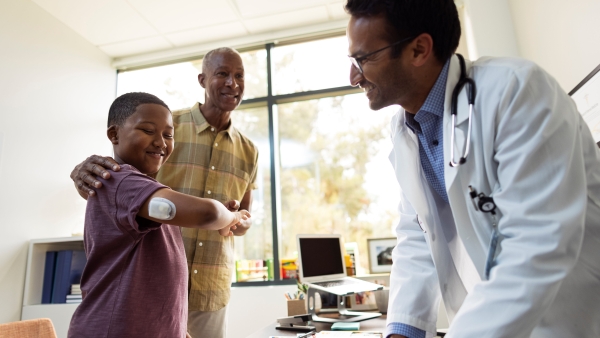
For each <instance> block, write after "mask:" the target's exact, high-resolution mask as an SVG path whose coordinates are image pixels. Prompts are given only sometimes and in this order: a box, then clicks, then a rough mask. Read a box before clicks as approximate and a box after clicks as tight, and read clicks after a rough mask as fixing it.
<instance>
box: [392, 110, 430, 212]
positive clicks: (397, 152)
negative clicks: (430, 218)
mask: <svg viewBox="0 0 600 338" xmlns="http://www.w3.org/2000/svg"><path fill="white" fill-rule="evenodd" d="M397 114H398V116H397V119H395V120H396V121H397V123H396V125H395V126H394V129H393V130H392V141H393V143H394V149H393V150H392V153H391V154H390V161H391V162H392V164H393V166H394V168H395V171H396V178H397V180H398V183H399V184H400V186H401V187H402V191H403V193H404V194H405V195H406V197H407V198H408V200H409V201H410V202H411V204H412V206H413V208H414V209H415V210H416V211H417V213H418V214H419V216H421V217H423V216H425V215H423V212H428V210H429V208H428V202H427V199H426V197H425V194H424V193H423V191H424V187H423V185H422V182H421V181H420V180H415V179H414V178H415V177H421V162H420V161H421V159H420V156H419V143H418V140H417V136H416V135H415V134H414V133H412V132H411V131H410V130H409V129H408V127H406V125H405V119H404V109H400V111H399V112H398V113H397Z"/></svg>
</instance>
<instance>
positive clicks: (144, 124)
mask: <svg viewBox="0 0 600 338" xmlns="http://www.w3.org/2000/svg"><path fill="white" fill-rule="evenodd" d="M173 132H174V130H173V118H172V116H171V112H170V111H169V110H168V109H167V108H165V107H163V106H161V105H158V104H150V103H148V104H141V105H139V106H137V108H136V109H135V113H133V114H132V115H131V116H129V118H127V120H126V121H125V123H124V124H123V125H122V126H110V128H108V131H107V135H108V138H109V139H110V141H111V142H112V143H113V148H114V151H115V159H116V160H117V162H119V163H126V164H130V165H132V166H134V167H136V168H137V169H138V170H139V171H140V172H142V173H143V174H153V173H156V172H157V171H158V169H160V166H161V165H162V164H163V163H164V162H165V161H166V160H167V158H169V155H171V152H172V151H173V145H174V143H175V142H174V140H173Z"/></svg>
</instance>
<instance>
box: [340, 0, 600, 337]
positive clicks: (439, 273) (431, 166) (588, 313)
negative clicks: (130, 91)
mask: <svg viewBox="0 0 600 338" xmlns="http://www.w3.org/2000/svg"><path fill="white" fill-rule="evenodd" d="M346 10H347V12H348V13H350V14H351V19H350V22H349V24H348V30H347V35H348V40H349V56H350V59H351V61H352V63H353V66H352V67H351V70H350V80H351V83H352V85H354V86H360V87H361V88H363V89H364V91H365V93H366V95H367V97H368V99H369V105H370V107H371V109H373V110H377V109H380V108H383V107H386V106H389V105H393V104H399V105H400V106H402V109H400V111H399V112H398V113H397V114H396V116H395V117H394V119H393V121H392V134H391V137H392V141H393V144H394V149H393V151H392V153H391V154H390V160H391V162H392V165H393V166H394V168H395V171H396V177H397V180H398V182H399V184H400V187H401V190H402V193H401V203H400V207H399V209H400V222H399V224H398V225H397V227H396V234H397V237H398V242H397V246H396V248H395V249H394V254H393V260H394V264H393V269H392V275H391V292H390V301H389V303H390V306H389V309H388V316H387V318H388V324H387V325H388V326H387V327H388V332H387V334H386V336H387V337H390V336H391V337H409V338H417V337H432V336H433V335H434V333H435V331H436V326H435V325H436V319H437V318H436V317H437V310H438V309H437V308H438V305H439V303H440V300H443V302H444V305H445V308H446V313H447V314H448V318H449V320H450V322H451V324H450V331H449V333H448V335H446V337H447V338H454V337H461V338H482V337H511V338H518V337H540V338H541V337H544V338H547V337H557V338H558V337H560V338H565V337H600V152H599V151H598V148H597V147H596V145H595V143H594V141H593V139H592V135H591V133H590V131H589V129H588V127H587V125H586V124H585V123H584V122H583V120H582V119H581V116H580V114H579V113H578V112H577V109H576V107H575V104H574V103H573V101H572V100H571V99H570V98H569V97H568V96H567V94H565V92H564V91H563V90H562V89H561V88H560V86H559V85H558V83H557V82H556V81H555V80H554V79H553V78H552V77H551V76H550V75H549V74H548V73H546V72H545V71H544V70H542V69H541V68H540V67H538V66H536V65H535V64H533V63H531V62H529V61H526V60H521V59H510V58H482V59H480V60H477V61H474V62H468V61H466V62H465V64H464V67H465V69H464V72H462V75H461V61H460V58H459V57H458V56H457V55H454V52H455V50H456V47H457V46H458V41H459V37H460V23H459V20H458V14H457V10H456V7H455V5H454V1H452V0H395V1H384V0H348V2H347V4H346ZM565 66H568V65H565ZM463 77H469V78H472V80H473V81H474V84H475V86H476V91H474V90H473V89H474V88H472V86H470V85H469V84H467V85H465V86H464V87H462V88H461V89H460V90H459V92H457V98H456V100H452V93H453V90H454V88H455V87H456V86H457V83H458V82H459V80H460V79H461V78H463ZM468 94H470V95H473V96H474V97H475V98H474V106H473V107H472V108H473V111H472V113H473V115H472V116H471V117H470V118H469V113H470V107H469V105H468V97H467V96H468ZM452 101H455V103H456V105H457V107H456V108H457V109H456V112H457V115H456V119H455V121H454V122H453V119H452V117H451V110H452V108H451V107H452ZM469 124H471V131H470V133H469ZM453 133H454V136H453ZM467 145H468V146H469V149H468V154H467V151H466V146H467ZM465 155H466V156H465ZM461 157H466V162H464V161H461V160H460V158H461ZM451 161H452V162H454V163H455V166H450V165H449V163H450V162H451ZM463 162H464V163H463ZM461 163H462V164H461ZM456 165H457V166H456Z"/></svg>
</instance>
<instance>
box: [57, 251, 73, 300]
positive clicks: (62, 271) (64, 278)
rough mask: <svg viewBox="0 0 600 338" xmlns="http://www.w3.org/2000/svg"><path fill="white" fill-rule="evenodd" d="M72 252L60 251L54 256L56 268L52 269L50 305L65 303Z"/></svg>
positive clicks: (69, 284)
mask: <svg viewBox="0 0 600 338" xmlns="http://www.w3.org/2000/svg"><path fill="white" fill-rule="evenodd" d="M72 257H73V251H71V250H61V251H59V252H58V254H57V255H56V268H55V269H54V284H53V285H52V304H62V303H65V302H66V301H67V294H68V293H69V287H70V286H71V283H69V273H70V272H71V271H70V270H71V258H72Z"/></svg>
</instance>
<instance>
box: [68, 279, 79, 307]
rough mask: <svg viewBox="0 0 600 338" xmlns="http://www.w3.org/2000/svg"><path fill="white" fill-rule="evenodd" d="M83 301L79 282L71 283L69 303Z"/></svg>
mask: <svg viewBox="0 0 600 338" xmlns="http://www.w3.org/2000/svg"><path fill="white" fill-rule="evenodd" d="M71 303H81V287H80V285H79V284H71V293H70V294H68V295H67V304H71Z"/></svg>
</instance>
